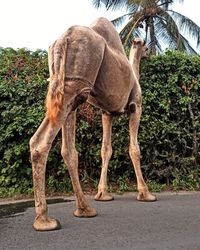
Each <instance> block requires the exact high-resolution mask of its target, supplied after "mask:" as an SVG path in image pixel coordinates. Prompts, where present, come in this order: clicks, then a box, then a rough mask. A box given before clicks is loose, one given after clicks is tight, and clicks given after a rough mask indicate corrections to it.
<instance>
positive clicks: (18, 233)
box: [0, 192, 200, 250]
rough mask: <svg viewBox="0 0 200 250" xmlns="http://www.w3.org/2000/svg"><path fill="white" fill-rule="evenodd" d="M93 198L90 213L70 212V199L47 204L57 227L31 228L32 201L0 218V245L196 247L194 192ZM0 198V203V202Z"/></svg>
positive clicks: (132, 249)
mask: <svg viewBox="0 0 200 250" xmlns="http://www.w3.org/2000/svg"><path fill="white" fill-rule="evenodd" d="M114 196H115V200H114V201H110V202H97V201H94V200H93V199H92V197H88V198H89V200H90V203H91V204H92V206H93V207H95V208H96V209H97V210H98V216H97V217H94V218H76V217H74V216H73V215H72V213H73V211H74V209H75V201H74V200H73V201H70V202H63V203H57V204H51V205H48V207H49V214H50V216H51V217H55V218H57V219H59V220H60V222H61V225H62V229H60V230H57V231H51V232H36V231H34V230H33V228H32V222H33V220H34V217H35V211H34V208H33V207H30V208H28V209H27V210H26V211H25V212H20V213H17V214H15V215H12V216H11V215H9V216H6V215H5V214H4V217H2V218H0V249H1V250H4V249H5V250H11V249H14V250H18V249H19V250H23V249H25V250H26V249H27V250H28V249H37V250H40V249H50V250H62V249H63V250H64V249H65V250H68V249H69V250H82V249H86V250H97V249H99V250H165V249H166V250H169V249H170V250H178V249H180V250H200V192H194V193H190V192H189V193H178V194H174V193H161V194H157V197H158V201H157V202H153V203H145V202H138V201H136V199H135V197H136V194H133V193H128V194H125V195H121V196H120V195H114ZM1 205H2V204H1V203H0V208H1Z"/></svg>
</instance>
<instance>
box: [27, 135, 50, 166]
mask: <svg viewBox="0 0 200 250" xmlns="http://www.w3.org/2000/svg"><path fill="white" fill-rule="evenodd" d="M29 145H30V153H31V161H32V163H34V164H33V166H35V164H36V165H37V163H42V162H43V161H44V159H46V158H47V155H48V152H49V150H50V145H48V144H44V145H41V144H38V143H37V141H36V139H35V137H34V136H33V137H32V138H31V139H30V142H29Z"/></svg>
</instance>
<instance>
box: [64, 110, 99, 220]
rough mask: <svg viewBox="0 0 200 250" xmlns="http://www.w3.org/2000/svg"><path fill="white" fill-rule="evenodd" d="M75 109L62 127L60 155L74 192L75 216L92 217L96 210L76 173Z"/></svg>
mask: <svg viewBox="0 0 200 250" xmlns="http://www.w3.org/2000/svg"><path fill="white" fill-rule="evenodd" d="M75 123H76V111H72V112H70V114H69V116H68V117H67V119H66V121H65V123H64V125H63V127H62V156H63V159H64V161H65V163H66V165H67V167H68V170H69V173H70V177H71V181H72V185H73V189H74V192H75V194H76V206H77V210H76V211H75V212H74V215H75V216H77V217H94V216H96V214H97V213H96V210H95V209H93V208H91V207H90V206H89V204H88V202H87V200H86V198H85V196H84V194H83V191H82V188H81V185H80V182H79V175H78V153H77V151H76V148H75Z"/></svg>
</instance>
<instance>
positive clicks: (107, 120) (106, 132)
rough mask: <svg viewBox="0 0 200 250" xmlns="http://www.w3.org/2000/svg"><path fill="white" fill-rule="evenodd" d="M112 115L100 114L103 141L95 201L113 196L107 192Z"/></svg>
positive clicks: (105, 199)
mask: <svg viewBox="0 0 200 250" xmlns="http://www.w3.org/2000/svg"><path fill="white" fill-rule="evenodd" d="M112 118H113V117H112V115H109V114H106V113H103V114H102V126H103V142H102V148H101V158H102V170H101V177H100V181H99V185H98V193H97V194H96V196H95V200H97V201H110V200H113V196H112V195H110V194H108V192H107V188H108V187H107V171H108V163H109V160H110V158H111V155H112V144H111V133H112Z"/></svg>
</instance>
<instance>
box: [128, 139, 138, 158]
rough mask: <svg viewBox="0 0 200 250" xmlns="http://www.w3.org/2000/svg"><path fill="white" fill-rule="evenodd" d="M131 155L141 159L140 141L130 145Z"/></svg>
mask: <svg viewBox="0 0 200 250" xmlns="http://www.w3.org/2000/svg"><path fill="white" fill-rule="evenodd" d="M129 155H130V157H131V158H134V159H136V160H140V148H139V145H138V143H134V144H133V145H130V147H129Z"/></svg>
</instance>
